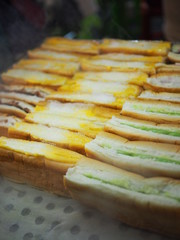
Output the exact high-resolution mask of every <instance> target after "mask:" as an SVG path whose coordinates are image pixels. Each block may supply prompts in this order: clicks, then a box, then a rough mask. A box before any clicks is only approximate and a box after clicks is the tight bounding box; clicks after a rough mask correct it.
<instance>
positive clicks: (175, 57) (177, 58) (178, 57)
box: [168, 52, 180, 63]
mask: <svg viewBox="0 0 180 240" xmlns="http://www.w3.org/2000/svg"><path fill="white" fill-rule="evenodd" d="M168 59H169V60H170V61H171V62H175V63H180V54H179V53H174V52H169V53H168Z"/></svg>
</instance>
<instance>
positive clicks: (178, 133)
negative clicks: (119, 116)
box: [120, 122, 180, 137]
mask: <svg viewBox="0 0 180 240" xmlns="http://www.w3.org/2000/svg"><path fill="white" fill-rule="evenodd" d="M120 124H121V125H124V126H128V127H132V128H136V129H140V130H143V131H147V132H153V133H160V134H164V135H169V136H174V137H180V130H178V129H177V130H171V129H162V128H158V127H149V126H144V125H135V124H132V123H126V122H120Z"/></svg>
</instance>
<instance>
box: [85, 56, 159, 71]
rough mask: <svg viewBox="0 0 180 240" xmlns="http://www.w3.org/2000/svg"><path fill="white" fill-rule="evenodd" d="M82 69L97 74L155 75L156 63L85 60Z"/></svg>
mask: <svg viewBox="0 0 180 240" xmlns="http://www.w3.org/2000/svg"><path fill="white" fill-rule="evenodd" d="M81 68H82V70H83V71H95V72H96V71H97V72H103V71H105V72H111V71H117V72H137V71H141V72H145V73H147V74H155V64H154V63H143V62H118V61H113V60H108V59H97V60H89V59H84V60H82V61H81Z"/></svg>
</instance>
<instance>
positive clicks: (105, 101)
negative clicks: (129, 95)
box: [46, 91, 126, 109]
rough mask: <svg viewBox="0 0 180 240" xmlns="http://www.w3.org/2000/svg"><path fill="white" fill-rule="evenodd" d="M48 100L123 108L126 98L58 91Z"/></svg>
mask: <svg viewBox="0 0 180 240" xmlns="http://www.w3.org/2000/svg"><path fill="white" fill-rule="evenodd" d="M46 99H47V100H58V101H61V102H72V103H74V102H76V103H93V104H97V105H100V106H104V107H110V108H115V109H121V108H122V106H123V104H124V102H125V101H126V98H123V97H119V96H116V95H115V94H109V93H99V94H96V93H81V94H79V93H71V92H67V93H66V92H60V91H59V92H57V93H55V94H51V95H49V96H47V98H46Z"/></svg>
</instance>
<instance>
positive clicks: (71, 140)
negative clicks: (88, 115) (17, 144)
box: [8, 122, 92, 154]
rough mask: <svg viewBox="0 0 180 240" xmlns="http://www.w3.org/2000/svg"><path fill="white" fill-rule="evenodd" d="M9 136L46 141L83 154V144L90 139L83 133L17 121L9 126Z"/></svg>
mask: <svg viewBox="0 0 180 240" xmlns="http://www.w3.org/2000/svg"><path fill="white" fill-rule="evenodd" d="M8 135H9V137H14V138H21V139H25V140H34V141H39V142H46V143H50V144H52V145H55V146H57V147H62V148H67V149H70V150H73V151H76V152H79V153H82V154H85V150H84V145H85V144H86V143H88V142H90V141H91V140H92V139H91V138H89V137H86V136H85V135H83V134H80V133H75V132H71V131H68V130H65V129H59V128H55V127H48V126H44V125H40V124H30V123H26V122H18V123H16V124H15V125H14V126H12V127H9V130H8Z"/></svg>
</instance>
